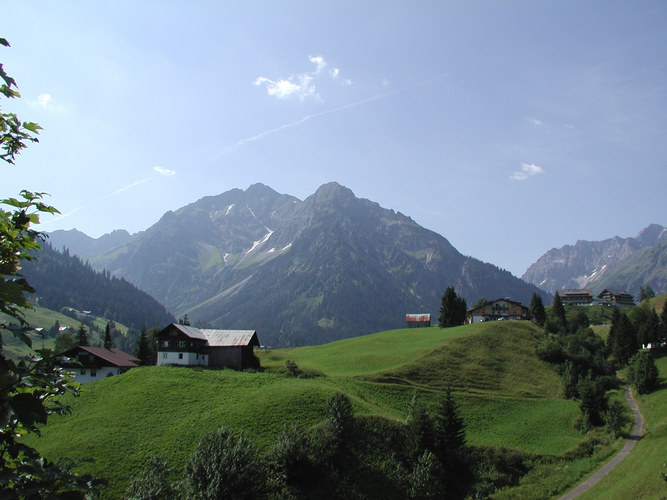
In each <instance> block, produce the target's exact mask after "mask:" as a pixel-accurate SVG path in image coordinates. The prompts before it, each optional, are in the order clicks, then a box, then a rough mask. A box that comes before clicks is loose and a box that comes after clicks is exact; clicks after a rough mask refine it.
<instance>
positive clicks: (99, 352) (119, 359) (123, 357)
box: [63, 345, 139, 368]
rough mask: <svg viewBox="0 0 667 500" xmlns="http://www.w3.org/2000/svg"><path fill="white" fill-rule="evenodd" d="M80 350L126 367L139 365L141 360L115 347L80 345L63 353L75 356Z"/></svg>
mask: <svg viewBox="0 0 667 500" xmlns="http://www.w3.org/2000/svg"><path fill="white" fill-rule="evenodd" d="M79 351H85V352H87V353H89V354H92V355H93V356H95V357H96V358H99V359H101V360H102V361H104V362H106V363H107V364H108V365H111V366H118V367H125V368H128V367H135V366H139V360H138V359H137V358H135V357H134V356H130V355H129V354H128V353H126V352H124V351H121V350H119V349H114V348H111V349H105V348H104V347H89V346H82V345H80V346H78V347H74V348H73V349H70V350H69V351H66V352H64V353H63V355H64V356H67V357H74V355H76V354H77V353H78V352H79Z"/></svg>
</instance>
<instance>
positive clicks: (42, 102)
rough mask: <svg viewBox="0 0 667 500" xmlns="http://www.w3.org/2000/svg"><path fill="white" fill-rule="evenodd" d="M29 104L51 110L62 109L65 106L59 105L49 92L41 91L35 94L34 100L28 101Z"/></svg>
mask: <svg viewBox="0 0 667 500" xmlns="http://www.w3.org/2000/svg"><path fill="white" fill-rule="evenodd" d="M30 104H31V105H32V106H35V107H40V108H43V109H48V110H51V111H64V110H65V107H64V106H61V105H60V104H58V103H57V102H56V100H55V99H54V98H53V96H51V94H48V93H43V94H39V95H38V96H37V100H36V101H30Z"/></svg>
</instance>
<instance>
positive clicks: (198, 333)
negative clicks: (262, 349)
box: [158, 323, 259, 347]
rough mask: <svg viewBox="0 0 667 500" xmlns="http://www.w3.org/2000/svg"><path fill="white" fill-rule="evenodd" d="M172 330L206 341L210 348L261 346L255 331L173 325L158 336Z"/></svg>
mask: <svg viewBox="0 0 667 500" xmlns="http://www.w3.org/2000/svg"><path fill="white" fill-rule="evenodd" d="M172 328H175V329H177V330H178V331H180V332H181V333H183V334H184V335H186V336H187V337H189V338H191V339H199V340H204V341H206V343H207V344H208V346H209V347H239V346H259V339H258V338H257V332H256V331H255V330H216V329H212V328H205V329H199V328H195V327H194V326H186V325H179V324H177V323H172V324H171V325H169V326H167V327H166V328H164V329H163V330H162V331H161V332H160V333H159V334H158V336H161V335H162V334H164V333H166V332H168V331H170V330H171V329H172Z"/></svg>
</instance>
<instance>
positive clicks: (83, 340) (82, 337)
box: [76, 323, 89, 346]
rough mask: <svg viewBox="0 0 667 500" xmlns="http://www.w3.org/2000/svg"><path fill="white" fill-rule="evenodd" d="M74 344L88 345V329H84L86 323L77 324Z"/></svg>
mask: <svg viewBox="0 0 667 500" xmlns="http://www.w3.org/2000/svg"><path fill="white" fill-rule="evenodd" d="M76 345H80V346H88V345H89V343H88V330H87V329H86V325H84V324H83V323H81V324H80V325H79V330H78V331H77V333H76Z"/></svg>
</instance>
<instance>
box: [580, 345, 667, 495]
mask: <svg viewBox="0 0 667 500" xmlns="http://www.w3.org/2000/svg"><path fill="white" fill-rule="evenodd" d="M656 365H657V367H658V370H659V373H660V378H659V384H660V385H659V387H658V389H657V390H656V391H654V392H652V393H650V394H646V395H643V396H636V395H635V397H636V398H637V402H638V403H639V408H640V410H641V412H642V415H643V416H644V420H645V422H644V437H642V439H640V440H639V442H638V443H637V445H636V446H635V448H634V450H633V451H632V453H631V454H630V455H629V456H627V457H626V458H625V460H623V461H622V462H621V463H620V464H619V465H618V466H617V467H616V468H615V469H614V470H613V471H611V472H610V473H609V474H608V475H607V476H605V477H604V478H603V479H602V480H601V481H600V482H599V483H598V484H597V485H596V486H595V487H594V488H592V489H591V490H589V491H588V492H586V493H585V494H584V495H582V496H581V497H580V498H582V499H585V500H594V499H599V500H603V499H604V500H608V499H619V500H620V499H625V498H655V499H664V498H667V355H662V356H661V357H659V358H657V359H656Z"/></svg>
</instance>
